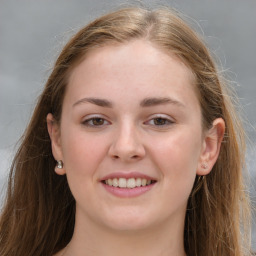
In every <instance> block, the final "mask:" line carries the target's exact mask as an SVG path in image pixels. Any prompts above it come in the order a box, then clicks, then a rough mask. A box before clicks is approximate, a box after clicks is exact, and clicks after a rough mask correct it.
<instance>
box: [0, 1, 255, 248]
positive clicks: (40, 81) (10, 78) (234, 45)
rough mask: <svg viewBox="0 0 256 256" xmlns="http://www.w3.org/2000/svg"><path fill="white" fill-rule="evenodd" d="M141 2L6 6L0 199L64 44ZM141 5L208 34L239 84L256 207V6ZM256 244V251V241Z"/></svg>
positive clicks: (0, 78) (0, 31)
mask: <svg viewBox="0 0 256 256" xmlns="http://www.w3.org/2000/svg"><path fill="white" fill-rule="evenodd" d="M138 2H139V1H117V0H111V1H99V0H87V1H82V0H73V1H70V0H54V1H53V0H37V1H33V0H30V1H28V0H23V1H21V0H16V1H12V0H0V191H1V189H2V190H3V188H4V187H5V183H6V182H5V180H6V176H7V173H8V167H9V165H10V161H11V158H12V155H13V152H14V151H15V150H14V149H15V147H16V145H17V141H18V139H19V137H20V136H21V134H22V133H23V131H24V129H25V127H26V124H27V122H28V120H29V117H30V115H31V113H32V110H33V107H34V104H35V102H36V99H37V97H38V95H39V93H40V92H41V90H42V88H43V85H44V83H45V81H46V79H47V76H48V75H49V72H50V70H51V67H52V65H53V62H54V60H55V59H56V57H57V55H58V53H59V51H60V50H61V48H62V47H63V45H64V44H65V42H67V40H68V38H70V36H71V35H73V34H74V33H75V32H76V31H77V30H78V29H79V28H81V27H82V26H83V25H85V24H86V23H87V22H88V21H90V20H92V19H94V18H95V17H97V16H99V15H101V14H103V13H105V12H107V11H109V10H112V9H114V8H118V7H121V6H124V5H127V4H136V3H138ZM140 2H141V3H144V4H145V5H150V6H152V5H158V4H161V5H169V6H172V7H174V8H176V9H178V10H180V11H181V12H183V13H185V14H186V16H187V17H186V19H188V20H189V21H190V23H192V26H193V27H194V28H195V29H196V30H198V31H200V32H201V33H203V34H204V37H205V40H206V42H207V44H208V46H209V47H210V49H211V50H212V52H213V54H214V55H216V59H217V60H218V62H219V63H221V66H222V68H223V70H225V71H226V75H227V76H228V78H229V80H231V81H232V84H233V86H234V87H235V90H236V91H237V93H238V94H239V98H240V103H241V106H242V109H241V111H242V112H244V114H245V117H244V120H245V121H244V122H245V127H246V131H247V133H248V137H249V139H248V151H247V162H248V169H249V172H250V174H251V176H252V178H253V179H252V185H251V186H250V191H251V195H252V200H253V201H254V197H255V196H254V195H256V193H255V189H254V188H253V187H254V183H255V181H254V180H255V178H256V174H255V173H256V161H255V156H256V147H255V144H256V132H255V127H256V115H255V113H256V101H255V97H256V76H255V73H256V0H243V1H242V0H233V1H231V0H215V1H213V0H212V1H210V0H205V1H204V0H187V1H186V0H180V1H140ZM249 140H250V142H249ZM3 191H4V190H3ZM3 191H2V192H1V194H0V195H3V193H4V192H3ZM254 230H255V229H254ZM254 236H255V235H254ZM253 242H254V244H255V243H256V239H255V238H254V240H253ZM254 247H256V246H255V245H254Z"/></svg>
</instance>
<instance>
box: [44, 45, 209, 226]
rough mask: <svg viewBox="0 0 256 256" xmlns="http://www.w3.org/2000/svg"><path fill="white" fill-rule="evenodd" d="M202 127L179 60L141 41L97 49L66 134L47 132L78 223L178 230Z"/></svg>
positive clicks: (72, 102) (73, 89) (81, 70)
mask: <svg viewBox="0 0 256 256" xmlns="http://www.w3.org/2000/svg"><path fill="white" fill-rule="evenodd" d="M49 118H50V117H49ZM201 123H202V120H201V111H200V106H199V102H198V99H197V97H196V93H195V92H194V88H193V75H192V73H191V71H190V70H189V69H188V68H187V67H186V66H185V65H184V64H183V63H182V62H181V61H179V60H178V59H177V58H176V57H174V56H173V57H172V56H170V55H167V54H165V53H164V52H162V51H160V50H159V49H157V48H155V47H154V46H152V45H151V44H150V43H149V42H145V41H140V40H137V41H133V42H129V43H127V44H123V45H111V46H105V47H102V48H99V49H97V50H94V51H91V52H90V53H89V54H88V55H87V57H86V59H85V60H84V61H83V62H82V63H81V64H79V65H78V66H77V67H76V68H75V69H74V71H73V72H72V74H71V77H70V80H69V84H68V87H67V91H66V94H65V98H64V102H63V111H62V117H61V123H60V127H50V128H49V129H50V130H51V129H55V130H56V134H57V135H56V136H54V135H52V136H51V137H52V148H53V154H54V157H55V158H56V160H59V159H62V161H63V163H64V169H63V170H60V171H59V172H63V173H65V174H66V175H67V179H68V183H69V186H70V189H71V191H72V194H73V195H74V198H75V200H76V207H77V215H76V218H77V220H79V221H80V222H82V221H84V222H86V221H87V222H90V223H92V222H93V223H97V225H100V226H102V227H103V226H104V227H108V228H112V229H118V230H131V229H136V230H137V229H143V228H149V227H151V228H152V227H154V226H157V225H161V224H163V225H169V224H170V225H171V223H172V225H173V224H174V223H182V222H183V221H184V216H185V211H186V204H187V200H188V197H189V194H190V192H191V189H192V186H193V183H194V180H195V176H196V174H197V173H198V171H199V169H200V167H199V166H200V164H202V158H203V154H204V151H205V145H206V140H205V139H204V136H203V133H202V126H201ZM50 133H51V132H50ZM52 134H53V133H52Z"/></svg>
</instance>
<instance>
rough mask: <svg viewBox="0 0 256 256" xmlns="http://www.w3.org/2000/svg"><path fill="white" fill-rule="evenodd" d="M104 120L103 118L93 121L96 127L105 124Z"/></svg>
mask: <svg viewBox="0 0 256 256" xmlns="http://www.w3.org/2000/svg"><path fill="white" fill-rule="evenodd" d="M103 122H104V121H103V119H102V118H94V119H93V124H94V125H102V124H103Z"/></svg>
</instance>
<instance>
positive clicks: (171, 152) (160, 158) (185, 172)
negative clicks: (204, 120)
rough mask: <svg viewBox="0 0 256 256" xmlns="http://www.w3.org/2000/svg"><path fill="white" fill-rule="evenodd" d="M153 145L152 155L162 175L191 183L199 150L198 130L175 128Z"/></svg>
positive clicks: (199, 136) (199, 137)
mask: <svg viewBox="0 0 256 256" xmlns="http://www.w3.org/2000/svg"><path fill="white" fill-rule="evenodd" d="M152 144H153V145H155V147H154V148H152V150H153V151H154V152H152V155H154V156H155V158H154V161H155V163H156V164H157V165H158V166H159V168H160V169H161V172H162V173H163V175H164V176H170V180H177V181H178V180H188V181H189V182H190V183H191V182H192V183H193V179H194V177H195V175H196V169H197V164H198V160H199V157H200V152H201V134H200V129H198V130H194V131H191V130H186V129H185V128H184V129H177V131H175V132H173V133H172V134H170V136H168V137H166V138H165V139H163V140H161V141H159V140H158V141H155V142H153V143H152Z"/></svg>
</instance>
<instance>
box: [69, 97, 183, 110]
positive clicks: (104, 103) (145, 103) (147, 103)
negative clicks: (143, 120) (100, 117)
mask: <svg viewBox="0 0 256 256" xmlns="http://www.w3.org/2000/svg"><path fill="white" fill-rule="evenodd" d="M82 103H92V104H94V105H97V106H100V107H106V108H112V107H113V103H112V102H110V101H109V100H106V99H100V98H83V99H81V100H78V101H77V102H75V103H74V104H73V107H75V106H77V105H80V104H82ZM165 104H173V105H177V106H181V107H185V105H184V104H183V103H181V102H180V101H177V100H175V99H172V98H168V97H153V98H146V99H144V100H142V101H141V102H140V106H141V107H152V106H158V105H165Z"/></svg>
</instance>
